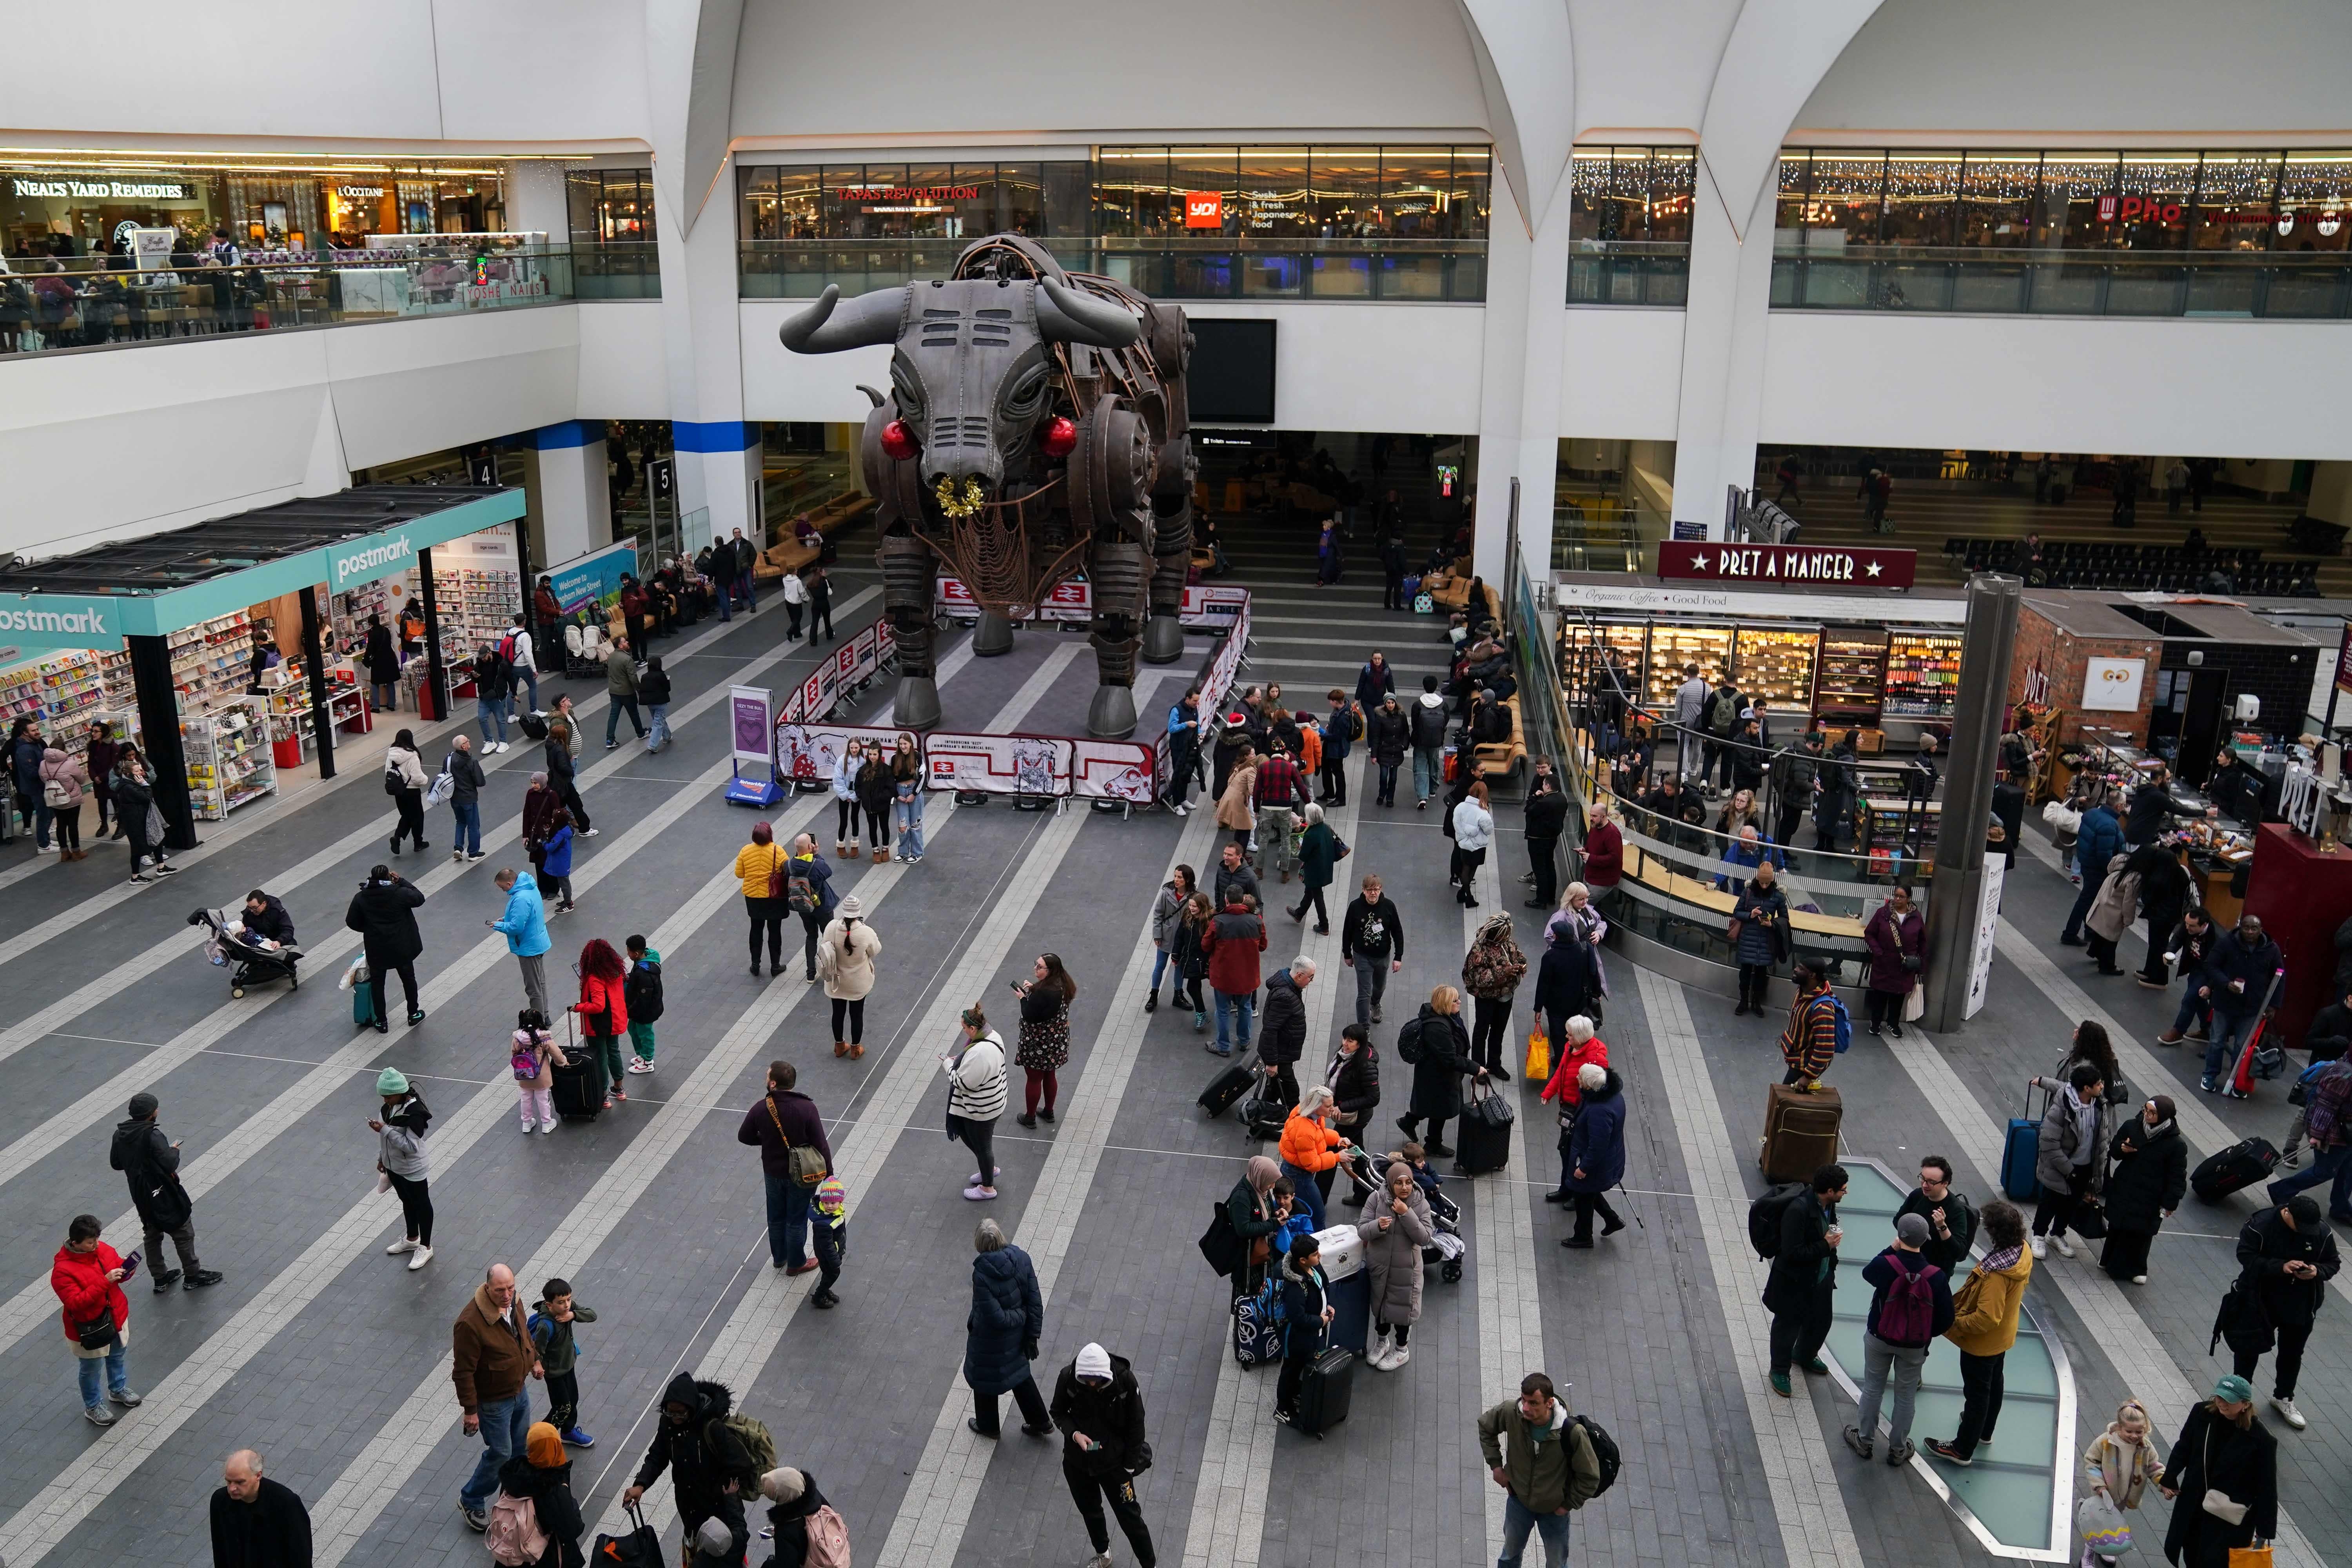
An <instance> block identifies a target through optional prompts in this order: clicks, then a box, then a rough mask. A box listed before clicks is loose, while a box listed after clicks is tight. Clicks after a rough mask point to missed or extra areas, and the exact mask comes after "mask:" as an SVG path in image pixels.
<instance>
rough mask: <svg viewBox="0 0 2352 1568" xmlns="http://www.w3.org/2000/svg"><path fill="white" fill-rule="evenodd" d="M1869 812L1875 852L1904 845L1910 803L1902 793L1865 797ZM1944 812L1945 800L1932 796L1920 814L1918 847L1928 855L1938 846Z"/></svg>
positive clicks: (1920, 851) (1864, 803)
mask: <svg viewBox="0 0 2352 1568" xmlns="http://www.w3.org/2000/svg"><path fill="white" fill-rule="evenodd" d="M1862 804H1863V806H1864V809H1865V810H1867V811H1868V812H1869V813H1870V844H1869V848H1870V849H1871V851H1872V852H1873V853H1882V852H1885V851H1889V850H1895V849H1900V848H1902V847H1903V839H1904V832H1905V829H1906V827H1907V826H1910V824H1911V821H1912V817H1911V805H1910V803H1909V802H1907V801H1906V800H1904V799H1902V798H1901V797H1899V796H1883V797H1882V796H1872V797H1868V798H1865V799H1864V801H1863V803H1862ZM1942 816H1943V802H1941V801H1936V800H1931V801H1928V802H1927V803H1926V804H1925V805H1924V806H1923V808H1922V809H1921V811H1920V814H1919V817H1918V838H1919V843H1918V850H1919V853H1920V855H1921V856H1923V857H1925V856H1929V855H1933V854H1934V853H1935V849H1936V828H1937V825H1938V823H1940V822H1941V820H1942Z"/></svg>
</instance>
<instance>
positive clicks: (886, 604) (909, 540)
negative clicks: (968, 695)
mask: <svg viewBox="0 0 2352 1568" xmlns="http://www.w3.org/2000/svg"><path fill="white" fill-rule="evenodd" d="M875 553H876V558H877V560H878V561H879V563H880V564H881V567H882V613H883V614H884V615H886V616H889V617H890V630H891V633H892V635H893V636H895V637H897V638H898V699H897V701H896V702H895V704H894V705H893V707H892V709H891V712H892V716H893V721H894V722H896V723H897V724H898V726H899V727H900V728H902V729H908V730H931V729H936V728H938V727H939V722H940V686H939V681H938V679H937V671H938V667H937V665H935V664H934V663H933V662H932V653H933V647H932V644H933V639H934V637H935V635H936V633H935V628H934V626H933V625H932V622H931V579H932V574H933V573H932V565H931V547H930V546H929V545H928V544H926V543H924V542H922V541H921V540H920V539H919V538H917V537H916V536H915V535H913V534H912V533H886V534H884V535H883V538H882V544H881V548H880V549H879V550H877V552H875Z"/></svg>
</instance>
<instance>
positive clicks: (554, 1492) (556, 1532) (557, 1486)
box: [490, 1421, 588, 1568]
mask: <svg viewBox="0 0 2352 1568" xmlns="http://www.w3.org/2000/svg"><path fill="white" fill-rule="evenodd" d="M499 1495H500V1496H501V1497H502V1498H514V1499H517V1500H526V1501H528V1502H530V1505H531V1512H532V1514H533V1516H534V1517H535V1518H536V1519H537V1521H538V1523H539V1532H540V1533H541V1535H544V1536H545V1537H547V1550H546V1551H545V1552H541V1554H540V1555H539V1556H538V1557H536V1558H534V1559H533V1560H532V1563H533V1568H583V1565H584V1564H585V1563H587V1561H588V1556H587V1553H585V1552H583V1551H582V1550H581V1549H580V1537H581V1535H582V1534H583V1532H584V1531H586V1530H587V1528H588V1525H587V1521H585V1520H583V1519H582V1518H581V1517H580V1500H579V1499H577V1498H576V1497H574V1496H572V1456H571V1455H570V1454H568V1453H567V1452H565V1450H564V1447H563V1437H562V1434H561V1433H559V1432H557V1431H556V1429H555V1428H554V1427H553V1426H550V1425H549V1424H548V1423H547V1422H544V1421H534V1422H532V1423H531V1426H530V1433H529V1435H528V1436H525V1438H524V1439H523V1447H522V1452H521V1453H520V1454H517V1455H515V1456H514V1457H513V1458H509V1459H508V1460H507V1462H506V1463H505V1464H503V1465H501V1466H499ZM490 1528H491V1530H492V1531H494V1532H495V1531H497V1530H498V1529H499V1510H498V1506H497V1504H495V1503H493V1504H492V1505H491V1507H490ZM493 1539H496V1536H495V1534H494V1535H493Z"/></svg>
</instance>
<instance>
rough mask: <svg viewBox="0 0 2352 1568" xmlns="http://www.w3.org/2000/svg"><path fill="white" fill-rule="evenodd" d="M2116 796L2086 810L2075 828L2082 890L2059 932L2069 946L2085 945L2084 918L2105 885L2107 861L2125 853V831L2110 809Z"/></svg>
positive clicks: (2062, 942)
mask: <svg viewBox="0 0 2352 1568" xmlns="http://www.w3.org/2000/svg"><path fill="white" fill-rule="evenodd" d="M2114 798H2115V797H2114V796H2113V795H2109V796H2108V797H2107V799H2106V800H2104V801H2101V802H2100V803H2099V804H2098V805H2095V806H2093V807H2091V808H2090V809H2089V810H2088V811H2085V812H2084V813H2083V826H2081V827H2080V828H2078V829H2077V830H2076V831H2075V835H2074V860H2075V864H2077V865H2079V866H2081V867H2082V868H2083V891H2082V892H2081V894H2080V895H2079V896H2077V897H2076V899H2075V900H2074V908H2073V909H2072V910H2068V911H2067V913H2066V929H2065V930H2064V931H2060V932H2059V933H2058V941H2059V942H2060V943H2061V944H2062V945H2063V946H2066V947H2081V946H2082V945H2083V917H2084V916H2085V915H2087V914H2089V913H2090V912H2091V905H2092V903H2093V902H2094V901H2095V900H2097V898H2098V896H2099V889H2101V888H2102V887H2104V886H2105V885H2106V880H2107V862H2108V861H2110V860H2112V859H2114V858H2116V856H2117V855H2120V854H2122V853H2123V847H2124V830H2123V825H2122V824H2121V823H2118V822H2117V821H2116V814H2115V812H2114V810H2113V809H2111V807H2112V803H2113V801H2114Z"/></svg>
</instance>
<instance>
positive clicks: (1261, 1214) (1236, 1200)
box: [1225, 1154, 1290, 1297]
mask: <svg viewBox="0 0 2352 1568" xmlns="http://www.w3.org/2000/svg"><path fill="white" fill-rule="evenodd" d="M1281 1179H1282V1167H1281V1166H1280V1165H1279V1164H1277V1163H1275V1161H1274V1160H1273V1158H1272V1157H1271V1156H1268V1155H1265V1154H1253V1155H1251V1156H1250V1158H1249V1163H1248V1164H1247V1165H1245V1166H1244V1167H1243V1169H1242V1179H1241V1180H1240V1181H1238V1182H1235V1183H1234V1190H1233V1191H1232V1192H1230V1193H1228V1194H1225V1217H1226V1218H1228V1219H1230V1220H1232V1221H1233V1225H1234V1235H1235V1236H1237V1237H1241V1242H1242V1257H1243V1258H1244V1265H1243V1267H1241V1268H1236V1269H1234V1295H1235V1296H1236V1297H1240V1296H1244V1295H1247V1294H1248V1293H1249V1292H1250V1291H1252V1290H1254V1289H1256V1286H1255V1282H1254V1281H1255V1279H1264V1278H1265V1266H1266V1264H1267V1262H1268V1260H1269V1259H1270V1258H1272V1257H1273V1252H1274V1243H1273V1241H1272V1239H1271V1238H1272V1237H1273V1236H1274V1234H1275V1233H1276V1231H1279V1230H1280V1229H1281V1228H1282V1227H1283V1226H1284V1225H1286V1223H1288V1221H1289V1219H1290V1213H1289V1205H1288V1204H1287V1203H1282V1204H1277V1203H1276V1202H1275V1197H1274V1184H1275V1183H1276V1182H1278V1181H1280V1180H1281Z"/></svg>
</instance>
